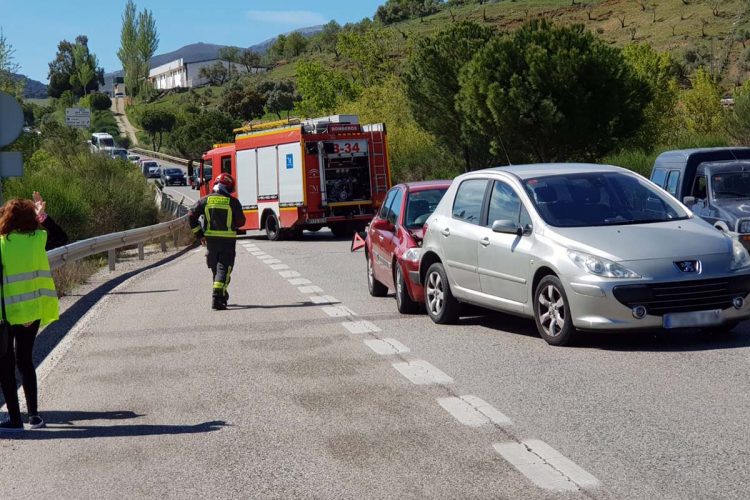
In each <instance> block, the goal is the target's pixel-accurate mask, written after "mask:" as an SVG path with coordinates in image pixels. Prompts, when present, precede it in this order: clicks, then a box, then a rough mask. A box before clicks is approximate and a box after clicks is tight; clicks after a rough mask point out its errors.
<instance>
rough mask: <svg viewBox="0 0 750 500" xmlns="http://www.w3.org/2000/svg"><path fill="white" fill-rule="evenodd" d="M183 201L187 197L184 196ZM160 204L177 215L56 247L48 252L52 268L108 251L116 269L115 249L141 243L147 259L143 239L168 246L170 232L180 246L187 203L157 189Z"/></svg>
mask: <svg viewBox="0 0 750 500" xmlns="http://www.w3.org/2000/svg"><path fill="white" fill-rule="evenodd" d="M183 201H184V200H183ZM157 204H158V205H159V206H160V207H161V208H162V210H164V211H166V212H168V213H171V214H172V215H173V216H175V217H177V218H176V219H174V220H171V221H168V222H162V223H161V224H155V225H153V226H146V227H139V228H137V229H129V230H127V231H120V232H119V233H111V234H105V235H103V236H96V237H94V238H89V239H87V240H82V241H76V242H75V243H71V244H70V245H65V246H64V247H60V248H55V249H54V250H50V251H49V252H47V257H48V258H49V264H50V268H51V269H57V268H58V267H61V266H63V265H65V264H67V263H70V262H75V261H77V260H80V259H84V258H86V257H90V256H92V255H96V254H100V253H104V252H108V261H109V269H110V271H114V270H115V262H116V254H115V250H117V249H118V248H122V247H125V246H130V245H138V258H139V259H140V260H143V259H144V248H143V246H144V243H145V242H147V241H151V240H156V239H159V240H160V243H161V249H162V251H164V252H166V250H167V240H166V236H167V235H170V234H171V235H172V238H173V242H174V245H175V246H177V237H178V232H179V230H180V229H182V228H184V227H186V225H187V210H188V209H187V207H185V206H184V205H183V204H182V202H179V203H177V202H176V201H175V200H173V199H172V198H171V197H169V196H165V195H163V194H162V193H161V191H157Z"/></svg>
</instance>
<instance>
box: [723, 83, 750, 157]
mask: <svg viewBox="0 0 750 500" xmlns="http://www.w3.org/2000/svg"><path fill="white" fill-rule="evenodd" d="M727 130H728V132H729V135H730V136H731V137H732V138H733V139H734V140H735V141H736V142H737V144H750V80H746V81H745V83H743V84H742V87H740V88H739V89H737V91H736V92H735V94H734V107H733V108H732V111H731V112H730V113H729V116H728V118H727Z"/></svg>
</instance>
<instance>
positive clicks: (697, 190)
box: [691, 175, 706, 200]
mask: <svg viewBox="0 0 750 500" xmlns="http://www.w3.org/2000/svg"><path fill="white" fill-rule="evenodd" d="M691 195H692V196H693V197H694V198H696V199H698V200H705V199H706V176H705V175H699V176H698V177H696V178H695V182H693V192H692V193H691Z"/></svg>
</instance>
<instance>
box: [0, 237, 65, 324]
mask: <svg viewBox="0 0 750 500" xmlns="http://www.w3.org/2000/svg"><path fill="white" fill-rule="evenodd" d="M46 244H47V232H46V231H43V230H38V231H34V232H33V233H17V232H12V233H10V234H9V235H6V236H0V251H1V252H2V266H3V283H2V289H3V290H2V293H3V297H4V298H5V313H6V315H7V320H8V323H10V324H11V325H23V324H26V323H31V322H33V321H36V320H40V321H41V324H42V325H46V324H48V323H51V322H53V321H55V320H57V319H58V318H59V315H60V312H59V310H60V308H59V304H58V301H57V292H56V291H55V282H54V281H53V279H52V272H51V271H50V268H49V259H48V258H47V252H46V251H45V249H44V247H45V245H46Z"/></svg>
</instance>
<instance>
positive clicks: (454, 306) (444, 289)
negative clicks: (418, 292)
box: [424, 262, 460, 325]
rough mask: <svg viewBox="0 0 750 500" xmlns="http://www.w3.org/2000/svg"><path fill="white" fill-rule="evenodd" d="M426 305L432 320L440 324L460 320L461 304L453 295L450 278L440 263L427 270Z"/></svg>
mask: <svg viewBox="0 0 750 500" xmlns="http://www.w3.org/2000/svg"><path fill="white" fill-rule="evenodd" d="M424 303H425V306H426V307H427V314H428V315H429V316H430V319H431V320H432V321H434V322H435V323H438V324H442V325H445V324H450V323H453V322H455V321H456V320H457V319H458V311H459V308H460V304H459V303H458V300H456V298H455V297H454V296H453V293H451V287H450V284H449V283H448V277H447V276H446V274H445V269H444V268H443V265H442V264H440V263H439V262H436V263H435V264H433V265H431V266H430V268H429V269H428V270H427V276H426V278H425V289H424Z"/></svg>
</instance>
